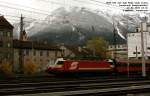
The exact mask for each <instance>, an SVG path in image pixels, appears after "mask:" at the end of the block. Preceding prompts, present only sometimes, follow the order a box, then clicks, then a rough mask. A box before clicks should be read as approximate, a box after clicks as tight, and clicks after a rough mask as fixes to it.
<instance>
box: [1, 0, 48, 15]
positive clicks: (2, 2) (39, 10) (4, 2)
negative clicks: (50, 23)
mask: <svg viewBox="0 0 150 96" xmlns="http://www.w3.org/2000/svg"><path fill="white" fill-rule="evenodd" d="M0 3H1V4H7V5H15V6H16V7H23V8H27V9H32V10H35V11H38V12H41V13H43V12H44V13H47V14H48V13H49V12H48V11H45V10H41V9H36V8H32V7H28V6H22V5H19V4H14V3H10V2H6V1H1V0H0Z"/></svg>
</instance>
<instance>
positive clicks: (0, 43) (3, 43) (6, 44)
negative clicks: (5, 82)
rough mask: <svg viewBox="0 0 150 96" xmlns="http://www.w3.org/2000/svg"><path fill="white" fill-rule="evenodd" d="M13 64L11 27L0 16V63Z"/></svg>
mask: <svg viewBox="0 0 150 96" xmlns="http://www.w3.org/2000/svg"><path fill="white" fill-rule="evenodd" d="M4 60H5V61H7V62H8V63H10V64H13V26H12V25H11V24H10V23H9V22H8V21H7V20H6V19H5V18H4V16H0V63H2V62H3V61H4Z"/></svg>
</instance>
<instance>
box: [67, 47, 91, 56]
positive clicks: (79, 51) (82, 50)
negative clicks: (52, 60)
mask: <svg viewBox="0 0 150 96" xmlns="http://www.w3.org/2000/svg"><path fill="white" fill-rule="evenodd" d="M65 47H66V48H67V49H69V50H71V51H72V52H73V53H74V54H76V55H91V54H93V52H92V51H91V50H89V49H87V48H83V47H75V46H65ZM79 48H80V49H79Z"/></svg>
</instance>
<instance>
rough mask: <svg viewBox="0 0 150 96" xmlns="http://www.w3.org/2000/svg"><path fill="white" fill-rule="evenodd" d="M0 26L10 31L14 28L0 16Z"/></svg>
mask: <svg viewBox="0 0 150 96" xmlns="http://www.w3.org/2000/svg"><path fill="white" fill-rule="evenodd" d="M0 26H4V27H7V28H10V29H13V28H14V27H13V26H12V25H11V24H10V23H9V22H8V21H7V20H6V19H5V18H4V16H0Z"/></svg>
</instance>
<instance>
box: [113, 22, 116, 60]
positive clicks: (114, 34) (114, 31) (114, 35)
mask: <svg viewBox="0 0 150 96" xmlns="http://www.w3.org/2000/svg"><path fill="white" fill-rule="evenodd" d="M113 45H114V52H113V55H114V56H113V57H114V58H113V59H115V60H116V29H115V25H114V22H113Z"/></svg>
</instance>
